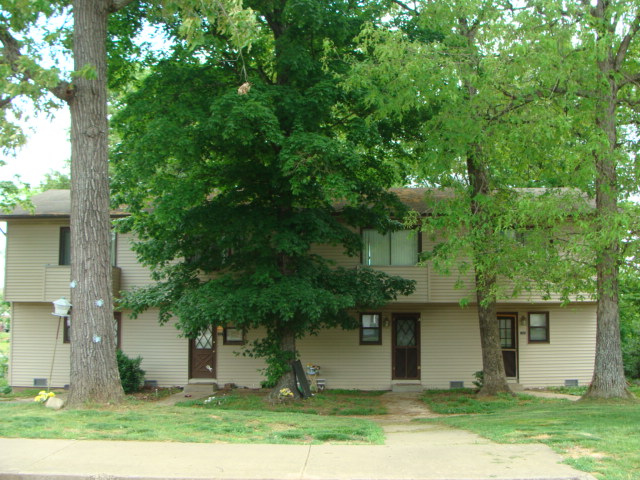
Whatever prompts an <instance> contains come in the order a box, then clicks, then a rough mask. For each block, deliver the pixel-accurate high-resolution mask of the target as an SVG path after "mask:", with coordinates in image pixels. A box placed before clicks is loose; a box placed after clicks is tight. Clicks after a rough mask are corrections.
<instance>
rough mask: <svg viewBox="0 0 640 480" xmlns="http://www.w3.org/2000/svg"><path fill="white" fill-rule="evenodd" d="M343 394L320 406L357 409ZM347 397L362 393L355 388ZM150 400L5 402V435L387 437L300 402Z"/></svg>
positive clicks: (280, 439)
mask: <svg viewBox="0 0 640 480" xmlns="http://www.w3.org/2000/svg"><path fill="white" fill-rule="evenodd" d="M28 393H37V392H28ZM14 395H18V396H20V395H22V396H24V393H18V394H14ZM340 396H341V395H340V394H335V395H334V397H335V403H336V404H337V405H334V406H333V407H329V406H324V407H322V408H320V407H316V409H317V408H320V410H323V409H326V410H332V409H333V408H342V410H343V411H348V410H349V409H351V408H353V407H352V405H353V404H354V399H348V400H345V401H344V402H343V401H341V400H340V398H339V397H340ZM342 396H343V397H344V398H348V397H357V395H355V394H354V393H353V392H352V393H351V394H349V395H342ZM14 398H15V397H14ZM361 398H363V399H364V398H375V396H372V395H362V396H361ZM148 400H149V399H148V398H145V397H144V396H137V397H128V399H127V402H125V403H124V404H123V405H119V406H112V407H99V408H85V409H81V410H67V409H63V410H60V411H53V410H50V409H48V408H46V407H44V405H41V404H37V403H34V402H20V403H16V402H2V403H0V417H1V418H2V419H3V421H2V422H0V437H10V438H18V437H20V438H63V439H79V440H143V441H145V440H146V441H163V442H203V443H210V442H228V443H294V444H319V443H325V442H329V443H346V444H381V443H383V440H384V435H383V432H382V429H381V427H380V426H378V425H376V424H375V423H373V422H371V421H368V420H364V419H360V418H347V417H340V416H337V415H335V413H334V414H332V415H319V414H310V413H312V412H310V411H307V412H300V411H292V410H297V409H298V407H295V408H294V407H292V406H291V405H287V404H284V405H281V406H280V408H278V407H276V408H275V410H278V409H280V410H288V411H272V410H273V409H274V407H273V406H271V405H270V404H268V403H265V402H263V401H261V400H260V403H257V402H256V403H254V404H253V405H252V406H251V405H249V406H245V409H229V408H218V407H216V406H213V405H209V404H208V405H207V406H206V407H205V406H203V403H202V402H191V404H190V405H189V404H188V403H189V402H185V403H183V404H182V405H180V406H175V407H174V406H162V405H158V404H156V403H154V402H150V401H148ZM252 401H253V400H252ZM325 402H327V401H325ZM231 403H232V402H231V401H230V402H229V404H231ZM357 403H358V402H356V404H357ZM237 406H238V407H239V405H237ZM316 413H319V412H316Z"/></svg>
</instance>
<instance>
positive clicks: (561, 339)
mask: <svg viewBox="0 0 640 480" xmlns="http://www.w3.org/2000/svg"><path fill="white" fill-rule="evenodd" d="M538 307H539V308H536V309H528V310H527V311H530V312H535V311H538V312H549V343H528V335H527V333H526V327H520V328H519V329H518V330H519V332H520V334H519V335H518V337H519V342H520V349H519V357H520V358H519V360H520V383H521V384H523V385H524V386H525V387H544V386H548V385H564V381H565V380H578V382H579V384H580V385H586V384H589V383H591V377H592V376H593V366H594V361H595V338H596V308H595V305H594V304H575V305H569V306H567V307H564V308H563V307H560V306H558V305H553V306H549V305H538ZM522 313H526V312H522ZM522 332H524V334H523V333H522Z"/></svg>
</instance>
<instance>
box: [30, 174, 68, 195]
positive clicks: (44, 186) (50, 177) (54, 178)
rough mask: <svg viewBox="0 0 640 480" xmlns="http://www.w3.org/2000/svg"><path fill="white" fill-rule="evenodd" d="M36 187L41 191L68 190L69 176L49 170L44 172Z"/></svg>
mask: <svg viewBox="0 0 640 480" xmlns="http://www.w3.org/2000/svg"><path fill="white" fill-rule="evenodd" d="M38 189H39V190H42V191H43V192H44V191H47V190H55V189H61V190H70V189H71V177H70V176H69V175H68V174H66V173H64V172H57V171H53V170H51V171H49V173H45V174H44V180H43V181H42V182H41V183H40V186H39V187H38Z"/></svg>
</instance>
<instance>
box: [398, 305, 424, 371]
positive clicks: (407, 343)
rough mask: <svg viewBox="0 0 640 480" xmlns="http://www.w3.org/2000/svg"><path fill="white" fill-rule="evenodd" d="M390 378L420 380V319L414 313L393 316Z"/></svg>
mask: <svg viewBox="0 0 640 480" xmlns="http://www.w3.org/2000/svg"><path fill="white" fill-rule="evenodd" d="M392 336H393V340H392V342H393V343H392V351H393V353H392V355H393V357H392V369H393V372H392V378H393V379H395V380H419V379H420V317H419V315H417V314H415V313H411V314H395V315H394V316H393V335H392Z"/></svg>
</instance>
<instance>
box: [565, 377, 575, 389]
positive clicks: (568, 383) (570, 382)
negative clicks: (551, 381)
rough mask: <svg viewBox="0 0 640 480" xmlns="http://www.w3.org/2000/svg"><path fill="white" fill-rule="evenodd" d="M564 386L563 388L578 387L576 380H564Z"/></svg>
mask: <svg viewBox="0 0 640 480" xmlns="http://www.w3.org/2000/svg"><path fill="white" fill-rule="evenodd" d="M564 386H565V387H577V386H578V380H576V379H571V380H565V381H564Z"/></svg>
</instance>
